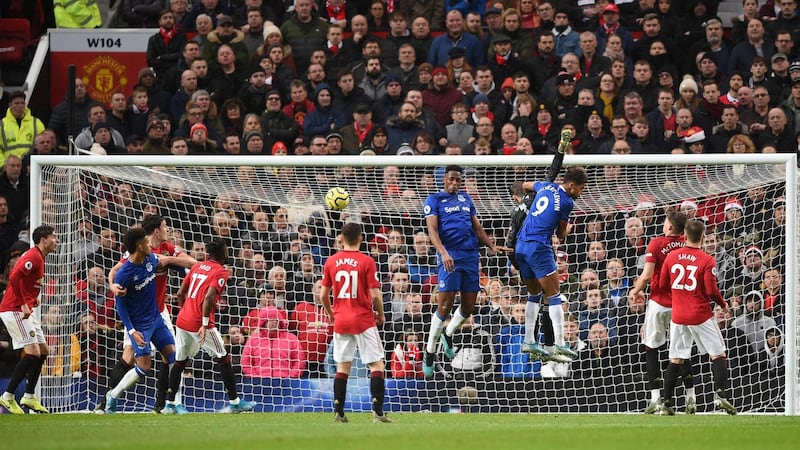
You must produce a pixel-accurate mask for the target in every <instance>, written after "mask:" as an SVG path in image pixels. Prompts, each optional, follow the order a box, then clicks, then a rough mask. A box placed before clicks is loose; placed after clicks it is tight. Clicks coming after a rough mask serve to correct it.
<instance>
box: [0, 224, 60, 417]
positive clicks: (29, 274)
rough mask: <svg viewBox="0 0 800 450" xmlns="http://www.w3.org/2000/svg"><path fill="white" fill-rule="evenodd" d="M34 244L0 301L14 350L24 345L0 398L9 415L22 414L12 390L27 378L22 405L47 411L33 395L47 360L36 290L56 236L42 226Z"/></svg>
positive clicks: (34, 237) (14, 272)
mask: <svg viewBox="0 0 800 450" xmlns="http://www.w3.org/2000/svg"><path fill="white" fill-rule="evenodd" d="M32 237H33V242H34V244H35V245H34V246H33V247H32V248H31V249H30V250H28V251H26V252H25V253H23V254H22V256H20V257H19V260H17V264H16V265H15V266H14V269H13V270H12V271H11V275H9V277H8V288H6V291H5V294H3V300H2V302H0V318H2V319H3V323H4V324H5V325H6V329H7V330H8V334H9V335H10V336H11V344H12V346H13V347H14V349H15V350H16V349H18V348H24V349H25V357H24V358H22V359H21V360H19V362H17V365H16V366H15V367H14V372H13V373H12V374H11V380H9V382H8V387H7V388H6V391H5V392H4V393H3V396H2V397H0V406H2V407H3V408H5V409H7V410H8V412H10V413H11V414H25V411H23V410H22V408H20V406H19V405H18V404H17V401H16V399H15V398H14V392H15V391H16V390H17V387H18V386H19V384H20V383H21V382H22V379H23V378H27V383H28V384H27V385H26V386H25V395H24V396H23V397H22V400H20V403H21V404H22V405H23V406H27V407H28V408H29V409H31V410H33V411H35V412H37V413H48V412H50V411H48V410H47V408H45V407H44V406H42V403H41V402H40V401H39V399H38V398H36V397H35V396H34V392H35V389H36V384H37V383H38V382H39V375H41V373H42V364H44V361H45V359H47V354H48V353H49V352H48V349H47V343H46V341H45V338H44V332H43V331H42V324H41V323H40V322H39V315H38V314H34V311H35V309H36V308H38V307H39V305H40V300H39V293H40V292H41V290H42V284H43V283H44V259H45V258H46V257H47V255H49V254H50V253H53V252H54V251H56V247H58V236H56V233H55V230H54V229H53V227H51V226H49V225H42V226H39V227H36V229H35V230H33V236H32Z"/></svg>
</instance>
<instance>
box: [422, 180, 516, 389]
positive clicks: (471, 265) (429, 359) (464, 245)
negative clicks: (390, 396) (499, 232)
mask: <svg viewBox="0 0 800 450" xmlns="http://www.w3.org/2000/svg"><path fill="white" fill-rule="evenodd" d="M461 172H462V170H461V167H460V166H447V167H446V168H445V174H444V186H443V188H444V189H443V190H442V191H441V192H437V193H435V194H431V195H430V196H428V199H427V200H425V206H424V208H423V211H424V214H425V222H426V224H427V226H428V236H430V239H431V243H432V244H433V246H434V247H436V251H437V253H438V256H439V257H438V260H439V268H438V280H439V292H438V293H437V295H436V304H437V305H436V312H435V313H434V314H433V315H432V317H431V326H430V331H429V333H430V334H429V335H428V343H427V346H426V348H425V355H424V357H423V358H422V371H423V373H424V374H425V376H426V377H430V376H433V363H434V356H435V354H436V345H437V342H438V341H439V339H440V337H441V340H442V348H443V350H444V354H445V356H446V357H447V358H448V359H453V358H454V357H455V350H454V349H453V342H452V341H453V338H452V336H453V334H454V333H455V332H456V330H458V328H459V327H460V326H461V324H462V323H464V321H466V320H467V318H468V317H469V316H470V315H472V312H473V310H474V309H475V300H476V299H477V298H478V291H479V290H480V288H481V286H480V272H479V271H480V268H479V266H480V264H479V261H480V253H479V252H478V243H481V244H484V245H487V246H488V247H490V248H491V249H492V251H494V252H496V253H499V252H509V251H510V250H511V249H509V248H506V247H498V246H495V245H494V241H493V240H492V239H491V238H490V237H489V235H487V234H486V231H485V230H484V229H483V226H482V225H481V223H480V221H478V216H477V211H476V209H475V204H474V203H473V201H472V197H470V196H469V194H467V193H466V192H464V191H462V190H461ZM459 291H460V292H461V305H460V306H459V307H458V309H457V310H456V312H455V313H454V314H453V318H452V319H451V320H450V323H449V324H448V325H447V329H446V330H444V333H442V327H443V326H444V322H445V320H447V317H448V316H449V315H450V310H451V309H452V308H453V303H454V302H455V298H456V292H459Z"/></svg>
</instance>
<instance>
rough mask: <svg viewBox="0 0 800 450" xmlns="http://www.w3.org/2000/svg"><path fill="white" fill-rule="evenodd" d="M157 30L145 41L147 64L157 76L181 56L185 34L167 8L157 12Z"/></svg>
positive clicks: (164, 72)
mask: <svg viewBox="0 0 800 450" xmlns="http://www.w3.org/2000/svg"><path fill="white" fill-rule="evenodd" d="M158 26H159V29H158V32H157V33H156V34H154V35H153V36H150V39H149V40H148V41H147V65H148V66H150V67H152V68H153V70H154V71H155V72H156V74H157V75H158V77H159V78H162V77H164V75H165V74H166V72H167V69H169V68H170V67H171V66H173V65H175V64H176V63H177V62H178V60H179V59H180V58H181V53H182V52H183V49H184V45H185V44H186V36H185V35H184V34H183V33H182V32H181V31H180V30H179V29H178V26H177V24H176V22H175V15H174V14H173V13H172V11H170V10H169V9H164V10H162V11H160V12H159V13H158Z"/></svg>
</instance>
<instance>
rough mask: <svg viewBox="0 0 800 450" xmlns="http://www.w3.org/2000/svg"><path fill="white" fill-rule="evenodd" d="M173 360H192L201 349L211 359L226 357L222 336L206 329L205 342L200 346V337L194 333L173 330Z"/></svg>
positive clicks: (180, 329) (179, 329) (213, 330)
mask: <svg viewBox="0 0 800 450" xmlns="http://www.w3.org/2000/svg"><path fill="white" fill-rule="evenodd" d="M175 347H177V348H176V350H175V354H176V356H175V359H176V360H177V361H183V360H185V359H189V358H193V357H194V356H195V355H196V354H197V352H199V351H200V349H202V350H203V351H204V352H206V354H207V355H210V356H211V357H212V358H222V357H223V356H225V355H227V354H228V352H227V351H226V350H225V343H224V342H223V341H222V334H220V332H219V330H218V329H216V328H208V329H206V340H205V341H203V345H200V335H199V334H198V333H197V332H196V331H186V330H184V329H182V328H180V327H176V329H175Z"/></svg>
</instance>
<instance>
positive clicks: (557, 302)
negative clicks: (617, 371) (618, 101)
mask: <svg viewBox="0 0 800 450" xmlns="http://www.w3.org/2000/svg"><path fill="white" fill-rule="evenodd" d="M571 136H572V132H571V131H570V130H564V131H562V132H561V141H560V142H559V145H558V150H557V152H556V156H555V157H554V163H553V164H552V165H551V168H550V174H549V176H548V180H547V181H537V182H535V183H534V182H530V181H527V182H525V183H523V188H524V190H525V191H527V192H535V193H536V194H535V196H534V197H533V201H532V202H531V205H530V212H529V213H528V215H527V217H526V218H525V222H524V223H523V225H522V228H521V229H520V230H519V233H518V234H517V245H516V248H515V254H514V257H515V259H516V261H517V264H518V265H519V272H520V276H521V278H522V280H523V281H524V283H525V285H526V286H527V287H528V302H527V304H526V306H525V341H524V343H523V345H522V351H523V352H525V353H528V354H530V355H531V356H532V357H534V358H538V359H549V360H553V361H557V362H569V361H572V360H574V359H575V358H577V357H578V355H577V354H576V353H575V352H574V351H572V350H571V349H570V348H569V347H568V346H567V345H565V343H564V310H563V309H562V308H561V293H560V290H559V281H558V271H557V266H556V258H555V255H554V254H553V240H552V237H553V234H554V233H555V235H556V236H558V238H559V239H561V240H562V241H563V240H564V238H565V237H566V236H567V233H568V231H569V217H570V214H571V213H572V209H573V208H574V206H575V199H576V198H578V197H579V196H580V195H581V193H582V192H583V190H584V188H585V187H586V181H587V178H586V172H585V171H584V170H583V168H580V167H570V168H569V169H567V171H566V173H565V174H564V177H563V179H562V182H561V183H560V184H559V183H555V182H554V180H555V179H556V176H557V175H558V172H559V171H560V169H561V160H562V159H563V157H564V151H565V149H566V147H567V145H569V141H570V138H571ZM540 302H542V303H543V305H544V306H543V307H542V310H543V312H545V313H546V314H544V316H543V317H542V325H543V328H544V335H545V347H544V348H542V347H541V346H540V345H539V344H538V342H537V341H536V322H537V320H538V319H539V303H540ZM551 337H552V341H551V340H550V339H551Z"/></svg>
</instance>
